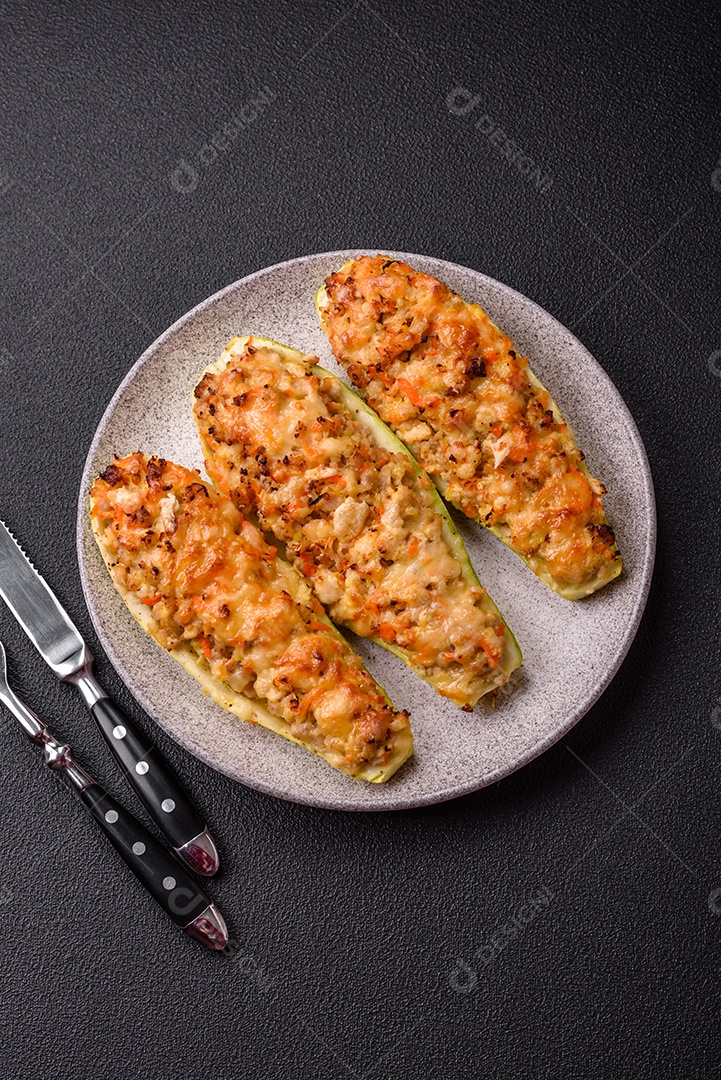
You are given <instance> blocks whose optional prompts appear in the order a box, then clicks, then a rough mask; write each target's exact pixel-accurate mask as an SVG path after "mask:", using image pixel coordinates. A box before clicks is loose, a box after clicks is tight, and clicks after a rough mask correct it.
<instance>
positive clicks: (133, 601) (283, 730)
mask: <svg viewBox="0 0 721 1080" xmlns="http://www.w3.org/2000/svg"><path fill="white" fill-rule="evenodd" d="M131 459H135V460H137V461H139V462H142V464H143V466H144V467H147V466H148V464H149V463H155V462H159V463H160V465H166V464H167V463H166V462H164V461H162V459H157V458H152V457H151V456H150V455H147V454H144V455H140V454H135V455H129V457H128V458H125V459H115V461H114V462H113V463H112V465H111V469H113V468H114V469H115V471H116V473H119V472H120V469H119V468H118V466H120V467H122V466H123V465H124V464H125V463H126V462H128V461H130V460H131ZM109 471H110V470H106V473H104V474H103V476H102V477H101V478H100V479H101V480H105V477H106V475H107V473H108V472H109ZM182 471H183V473H186V474H187V478H188V479H190V480H195V481H200V480H201V478H200V476H199V474H197V473H192V472H191V471H190V470H182ZM158 475H159V474H158ZM113 480H115V478H114V477H113ZM97 483H98V482H97V481H96V484H95V485H94V486H93V491H92V492H91V510H92V509H94V503H95V493H96V487H97ZM195 486H203V487H205V488H206V489H209V490H210V491H211V492H212V493H213V496H214V497H217V498H218V499H223V501H224V502H226V503H228V500H227V499H225V497H224V496H222V495H221V494H220V493H219V492H216V491H215V489H214V488H213V485H212V484H211V483H210V482H209V481H206V480H203V481H202V485H200V484H196V485H195ZM163 490H167V489H163ZM171 494H174V492H171ZM233 513H234V514H235V515H236V517H237V518H239V519H240V521H241V522H242V518H241V517H240V515H239V514H238V513H237V511H235V510H234V511H233ZM91 527H92V531H93V535H94V536H95V539H96V542H97V544H98V548H99V550H100V553H101V555H102V558H103V561H104V562H105V565H106V567H107V569H108V571H109V573H110V576H111V579H112V581H113V584H114V585H115V588H116V590H117V592H118V593H119V595H120V596H121V598H122V599H123V600H124V601H125V604H126V606H127V608H128V610H129V611H130V613H131V615H132V616H133V618H134V619H135V620H136V621H137V622H138V624H139V625H140V626H141V628H142V629H143V630H145V632H146V633H147V634H148V636H149V637H151V638H152V639H153V640H154V641H155V642H156V644H157V645H158V646H159V647H160V648H162V649H163V651H164V652H168V654H169V655H170V656H171V657H172V658H173V660H175V661H176V662H177V663H178V664H180V666H181V667H182V668H183V669H184V670H185V671H186V672H187V673H188V674H189V675H191V676H192V677H193V678H194V679H195V680H196V681H197V682H198V683H199V685H200V687H201V689H202V690H203V693H204V694H206V695H208V696H210V697H211V698H212V699H213V700H214V701H215V702H216V704H218V705H219V706H220V707H221V708H222V709H224V710H225V711H227V712H230V713H232V714H233V715H234V716H236V717H237V718H238V719H240V720H244V721H246V722H248V723H250V724H259V725H261V726H262V727H265V728H268V729H269V730H271V731H273V732H274V733H275V734H277V735H281V736H283V738H286V739H288V740H289V741H290V742H293V743H295V744H296V745H297V746H300V747H302V748H303V749H304V750H308V751H310V752H311V753H313V754H315V755H317V756H319V757H321V758H323V759H324V760H325V761H327V762H328V764H330V765H331V766H332V767H334V768H336V769H339V771H341V772H344V773H345V774H346V775H347V776H349V777H351V778H353V779H360V780H365V781H368V782H370V783H384V782H385V781H386V780H388V779H390V778H391V777H392V776H393V775H394V773H395V772H397V771H398V769H399V768H400V767H401V766H402V765H403V764H404V762H405V761H407V760H408V758H410V757H411V756H412V754H413V737H412V734H411V730H410V726H409V724H408V722H407V720H406V722H405V726H403V727H402V728H401V729H400V730H399V731H396V732H393V735H392V737H391V736H389V738H391V741H392V747H391V750H390V752H389V754H388V757H387V760H386V761H385V762H384V763H379V762H373V761H367V762H362V763H361V764H360V765H359V766H358V767H351V766H347V765H345V764H344V763H343V762H339V761H338V760H337V757H338V755H335V759H333V755H328V756H327V755H326V753H325V752H324V751H323V749H317V748H316V747H314V746H313V745H311V744H309V743H308V742H305V741H303V739H301V738H297V737H296V736H295V735H294V734H293V732H292V731H291V728H290V725H289V723H287V722H286V721H285V720H284V719H283V718H282V717H280V716H277V715H276V714H274V713H273V712H271V711H270V709H268V708H267V707H266V705H265V704H264V701H263V700H262V699H261V698H251V697H249V696H248V695H247V694H244V693H242V692H239V691H237V690H235V689H233V687H231V686H230V685H229V684H228V683H225V682H223V681H221V680H220V679H218V678H216V677H215V676H214V675H213V673H212V671H211V668H210V664H209V662H208V659H207V658H206V656H205V655H204V652H203V649H202V647H201V642H200V639H199V638H192V639H190V640H181V641H179V642H178V643H177V644H175V646H174V647H172V648H169V647H168V641H167V637H164V630H163V628H162V626H161V625H160V624H159V623H158V622H157V621H156V620H155V619H154V618H153V615H152V610H151V607H150V606H148V605H147V604H144V603H143V602H142V599H141V598H140V597H139V595H138V594H136V593H135V592H133V591H131V590H130V589H129V588H127V587H126V586H124V584H123V582H122V581H121V580H120V578H119V576H118V575H116V574H113V566H114V565H115V559H116V556H115V555H114V553H113V552H112V551H111V550H110V548H109V547H108V544H107V542H106V538H105V533H106V528H107V519H106V518H104V516H103V515H102V514H101V513H91ZM162 535H164V536H168V535H170V534H169V533H164V534H162ZM274 566H275V568H276V570H277V575H279V576H280V578H281V580H282V583H283V585H284V586H285V588H286V589H287V593H288V594H289V602H290V599H291V598H292V601H293V602H294V603H295V605H296V607H297V606H298V605H300V604H305V605H306V606H307V598H308V589H307V585H305V583H304V582H303V581H302V578H301V576H300V575H299V574H298V572H297V571H296V570H295V568H294V567H292V566H291V565H290V564H289V563H287V562H285V561H284V560H282V559H279V558H277V556H276V557H275V561H274ZM301 593H304V594H305V597H306V600H305V601H303V600H302V599H301V596H300V594H301ZM313 603H314V604H315V602H313ZM312 617H313V619H314V620H316V621H317V622H318V623H322V624H323V625H325V626H327V627H328V631H329V635H330V636H331V637H333V638H334V640H335V641H337V642H338V643H339V644H340V645H342V649H343V651H344V652H345V653H346V654H351V655H353V656H354V655H355V654H354V653H353V650H351V648H350V646H349V644H348V643H347V641H346V640H345V638H344V637H343V636H342V635H341V634H340V632H339V631H338V629H337V628H336V627H335V626H334V625H333V623H332V622H331V621H330V619H328V618H327V616H326V615H325V613H324V612H323V611H322V609H320V605H315V607H314V609H313V611H312ZM314 629H315V628H314ZM339 655H340V654H339ZM360 669H361V670H362V673H363V676H364V677H367V679H368V682H369V683H370V684H372V686H373V687H374V688H375V690H376V691H378V693H379V694H380V695H382V697H383V700H384V701H385V703H386V704H387V705H388V706H389V708H390V709H392V710H393V711H394V712H397V710H395V707H394V706H393V704H392V702H391V701H390V698H389V697H388V695H387V694H386V692H385V690H383V688H382V687H380V686H379V685H378V683H376V682H375V680H374V679H372V677H371V676H370V673H369V672H368V671H367V669H366V668H365V667H364V666H363V665H362V664H360ZM399 715H404V714H399Z"/></svg>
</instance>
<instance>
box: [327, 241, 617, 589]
mask: <svg viewBox="0 0 721 1080" xmlns="http://www.w3.org/2000/svg"><path fill="white" fill-rule="evenodd" d="M384 259H385V257H383V256H375V257H368V256H361V257H360V258H359V259H354V260H351V261H350V262H348V263H346V264H345V265H344V266H343V267H342V268H341V270H340V271H339V272H338V274H337V275H332V276H331V277H330V278H328V279H327V282H326V283H325V284H323V285H321V286H320V288H319V289H318V290H317V292H316V294H315V305H316V310H317V312H318V316H319V319H320V324H321V328H322V329H323V331H324V332H325V333H326V335H327V336H328V337H329V338H331V330H330V326H329V324H330V321H331V319H330V316H329V314H328V312H329V310H332V308H333V304H334V301H333V299H332V298H331V296H330V295H329V293H328V289H327V287H326V286H327V285H328V284H329V283H333V286H334V288H335V289H336V290H337V291H338V292H340V291H342V289H343V285H340V284H339V282H340V281H343V282H345V281H347V282H348V284H349V285H350V284H351V283H353V286H354V287H355V286H356V285H357V283H358V278H359V276H362V275H364V273H365V271H366V269H368V268H369V267H371V264H375V263H376V262H377V261H380V262H383V261H384ZM392 264H395V265H396V266H397V267H400V269H401V270H402V271H403V272H409V273H410V274H412V275H415V271H413V270H412V268H411V267H408V266H406V265H405V264H398V263H395V260H393V259H390V258H389V260H388V261H387V262H386V265H392ZM373 269H375V266H373ZM383 269H385V267H383ZM351 275H352V276H351ZM369 277H370V274H369ZM417 278H422V279H423V280H424V283H425V285H426V287H427V289H428V293H429V295H430V294H431V293H432V292H433V290H435V289H436V287H438V288H439V290H445V289H446V287H445V286H443V285H442V283H441V282H438V281H437V279H434V278H430V277H428V276H427V275H417ZM363 281H364V283H365V282H366V281H367V279H365V278H363ZM409 281H410V278H409ZM372 285H373V280H370V281H368V290H367V291H366V290H364V289H363V288H361V293H360V295H362V296H364V297H366V298H369V297H371V296H372V295H373V293H372ZM419 288H420V289H422V288H423V286H420V287H419ZM384 291H385V290H384ZM446 292H447V294H448V296H449V298H452V299H453V301H454V302H455V301H460V297H457V296H456V294H453V293H451V292H450V290H446ZM354 299H355V298H354ZM384 299H385V298H384ZM432 299H433V300H434V301H437V300H438V295H435V296H433V298H432ZM344 302H345V297H344ZM351 302H352V301H351ZM368 302H370V301H368ZM460 302H461V303H463V302H462V301H460ZM465 309H466V312H465V314H467V315H468V314H472V315H473V317H474V318H476V319H477V320H478V323H479V324H480V325H481V326H482V327H483V326H484V325H485V326H486V327H488V328H490V329H491V330H492V331H493V332H495V335H498V337H496V341H498V340H499V339H500V338H503V340H504V341H505V342H506V343H507V345H508V347H509V349H510V351H509V356H511V357H513V358H514V362H515V359H516V353H515V351H512V348H511V347H512V342H510V341H509V339H507V338H506V337H505V335H502V334H501V332H500V331H498V328H497V327H495V325H494V324H493V323H492V322H491V321H490V319H488V317H487V316H486V315H485V313H484V312H483V311H482V309H481V308H480V307H479V306H478V305H477V304H466V305H465ZM341 310H342V308H341ZM346 310H348V309H346ZM412 310H413V308H412V306H411V307H409V308H407V309H406V311H411V312H412ZM456 310H457V309H456ZM344 325H345V323H344ZM426 332H427V333H430V332H431V329H430V327H426ZM340 336H341V335H340V333H339V334H338V337H340ZM337 340H338V338H336V343H335V344H334V343H333V340H332V338H331V344H332V346H333V347H334V353H335V355H336V359H337V360H338V361H339V362H340V363H341V365H342V366H343V367H344V368H345V369H346V370H349V369H351V370H350V371H349V373H350V374H351V377H352V378H353V379H354V381H355V380H356V379H358V380H359V381H360V382H361V384H362V385H363V384H364V380H363V378H362V376H360V375H359V373H358V369H360V368H362V367H363V363H364V362H363V361H361V362H360V363H355V360H356V359H357V355H356V356H354V355H353V349H352V347H350V348H349V349H348V350H347V351H345V352H344V350H343V348H342V347H339V346H338V344H337ZM364 340H365V341H366V342H367V341H368V340H371V341H373V342H374V343H375V342H378V343H379V344H378V351H379V352H381V354H382V353H383V346H384V340H386V339H385V338H384V331H383V329H382V328H381V330H380V331H379V332H378V334H374V335H372V336H371V338H370V339H368V338H367V337H366V338H364ZM416 340H417V339H416ZM421 340H422V341H426V340H427V339H426V338H422V339H421ZM432 340H435V339H432ZM494 344H495V343H494ZM404 347H405V346H404ZM433 347H436V346H433ZM408 348H409V349H410V350H411V352H410V353H409V354H408V355H409V357H410V358H411V359H412V358H413V356H414V352H413V350H414V348H415V346H414V345H412V344H411V343H409V345H408ZM427 348H431V345H429V346H427ZM458 348H459V352H458V354H457V355H458V356H459V357H460V356H461V355H462V354H461V352H460V349H461V346H459V347H458ZM474 351H475V350H474ZM474 363H475V361H474ZM522 363H525V361H522ZM438 366H440V365H438ZM354 368H355V369H356V370H355V371H354V370H353V369H354ZM524 370H525V375H526V377H527V381H528V385H529V387H530V388H531V393H533V394H535V395H536V396H537V397H538V399H539V400H543V401H544V403H545V404H544V407H545V408H547V409H548V410H549V412H548V414H547V415H549V416H550V415H551V414H552V417H553V423H554V424H555V425H558V426H559V427H562V428H563V429H564V430H566V431H567V432H568V437H569V439H570V442H571V444H572V446H573V447H574V449H575V440H573V433H572V432H571V429H570V427H569V426H568V425H567V424H566V423H565V421H564V419H563V416H562V415H561V412H560V410H559V409H558V406H557V405H556V403H555V402H554V401H553V399H552V398H551V396H550V394H549V393H548V391H547V390H546V389H545V387H543V386H542V384H541V383H540V381H539V380H538V379H537V378H536V376H535V375H534V374H533V372H532V371H531V370H530V369H529V368H525V369H524ZM385 377H386V378H387V377H388V376H385ZM390 378H391V380H392V379H393V376H390ZM385 385H389V384H388V382H386V383H385ZM396 385H398V384H396ZM400 385H401V387H403V386H405V382H404V380H403V379H401V380H400ZM394 389H395V388H394ZM362 392H363V391H362V390H361V393H362ZM438 392H439V391H436V393H438ZM383 393H384V394H385V391H384V392H383ZM378 396H379V394H378V391H377V390H376V391H375V400H374V403H375V404H378ZM476 400H480V399H476ZM424 403H425V402H424ZM418 404H421V402H418ZM381 408H383V406H381ZM421 412H423V410H421ZM423 419H424V421H425V423H426V424H427V425H428V426H430V428H431V430H432V431H435V432H438V431H439V428H438V427H437V426H436V427H435V428H434V422H433V420H431V419H429V417H428V415H426V416H424V417H423ZM440 430H441V431H442V429H440ZM481 437H482V436H481V435H479V438H481ZM422 456H423V455H422V454H421V457H422ZM581 456H582V455H581ZM511 460H520V458H515V459H513V458H512V459H511ZM524 461H525V459H524ZM453 468H454V467H453V466H450V465H446V474H445V475H438V474H437V473H436V472H434V471H430V473H429V474H430V476H431V479H432V480H433V482H434V483H435V484H436V486H437V488H438V490H439V491H440V492H441V494H442V495H443V496H444V498H447V499H448V500H449V501H450V502H452V503H453V504H454V505H456V506H457V507H458V509H460V510H461V511H462V512H464V513H466V514H467V516H469V517H473V518H474V520H476V521H478V522H479V523H480V524H481V525H483V526H484V528H486V529H488V530H489V531H490V532H492V533H493V534H494V535H495V536H497V537H498V539H500V540H501V541H502V542H503V543H504V544H505V545H506V546H507V547H508V548H509V549H510V550H511V551H513V552H514V554H516V555H518V556H519V557H520V558H521V559H522V561H523V562H524V563H525V564H526V565H527V566H529V568H530V569H531V570H532V572H533V573H534V574H535V575H536V576H537V577H538V578H539V579H540V580H541V581H543V583H544V584H545V585H547V586H548V587H549V588H550V589H552V590H553V591H554V592H556V593H557V594H558V595H560V596H562V597H564V598H565V599H568V600H577V599H581V598H582V597H584V596H588V595H590V594H591V593H593V592H596V591H597V590H598V589H600V588H601V587H603V586H604V585H606V584H608V583H609V582H610V581H613V580H614V579H615V578H617V577H618V576H619V574H620V573H621V572H622V561H621V557H620V554H619V553H618V547H617V545H616V543H615V539H614V538H613V534H612V530H611V529H610V527H609V526H608V525H607V523H606V519H605V517H604V516H603V512H602V510H601V511H600V513H596V512H594V516H593V518H592V521H593V524H592V525H591V524H589V525H588V528H594V529H595V528H599V527H600V528H601V529H603V530H604V539H603V543H604V544H605V545H606V550H605V554H604V556H603V558H602V559H600V560H599V559H596V562H597V570H596V571H595V572H591V573H586V574H585V576H584V577H583V578H582V580H570V577H571V575H566V576H563V575H560V574H556V575H554V573H552V572H551V568H550V564H548V563H546V561H545V560H544V559H543V558H541V557H538V556H528V555H527V554H525V553H524V551H523V550H520V549H519V548H518V547H517V546H515V545H514V544H513V542H512V540H511V536H510V529H509V528H508V526H507V525H504V524H503V523H501V524H494V523H493V522H492V523H490V524H489V523H488V522H487V521H486V520H484V514H482V513H480V511H479V510H478V502H476V503H475V505H474V504H473V502H472V501H470V500H467V501H466V502H465V504H464V505H461V504H460V503H459V501H458V499H455V498H451V497H450V496H449V480H451V479H453V477H451V476H449V475H448V470H449V469H451V470H452V469H453ZM456 468H457V467H456ZM576 469H577V472H578V473H580V474H581V476H582V477H583V478H585V480H586V481H588V482H589V484H588V486H589V487H591V486H592V485H593V489H594V491H595V490H596V489H598V490H600V491H601V492H603V490H604V489H603V487H602V485H598V481H596V480H595V479H594V478H593V477H592V476H591V474H590V472H589V470H588V468H587V467H586V465H585V463H584V462H583V461H580V462H579V463H578V465H577V466H576ZM476 475H478V474H476ZM457 489H458V485H457ZM475 498H476V499H477V498H478V497H477V496H476V497H475ZM488 516H489V517H491V516H492V515H488ZM606 534H610V536H611V538H612V539H611V544H610V546H609V545H608V541H607V540H606V539H605V537H606ZM577 535H579V534H577ZM546 539H548V537H547V538H546ZM596 542H597V540H596V538H595V534H594V540H593V543H594V544H596ZM575 576H578V575H575Z"/></svg>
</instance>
